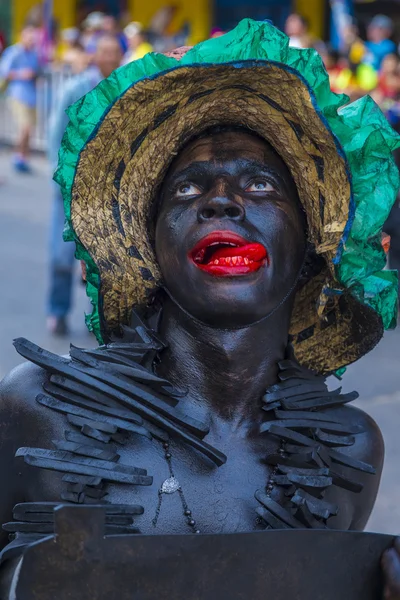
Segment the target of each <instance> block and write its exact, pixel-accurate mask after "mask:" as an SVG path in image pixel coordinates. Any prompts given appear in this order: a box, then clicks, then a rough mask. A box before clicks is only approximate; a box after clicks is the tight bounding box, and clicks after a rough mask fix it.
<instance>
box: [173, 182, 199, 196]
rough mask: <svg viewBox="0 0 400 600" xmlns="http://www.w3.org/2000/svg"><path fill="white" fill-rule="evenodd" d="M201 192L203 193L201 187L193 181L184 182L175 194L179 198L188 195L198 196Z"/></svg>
mask: <svg viewBox="0 0 400 600" xmlns="http://www.w3.org/2000/svg"><path fill="white" fill-rule="evenodd" d="M199 194H201V190H200V188H198V187H197V186H196V185H194V184H193V183H184V184H182V185H180V186H179V187H178V188H177V190H176V192H175V196H177V197H178V198H185V197H186V196H198V195H199Z"/></svg>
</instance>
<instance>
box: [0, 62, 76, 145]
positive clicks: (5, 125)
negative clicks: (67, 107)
mask: <svg viewBox="0 0 400 600" xmlns="http://www.w3.org/2000/svg"><path fill="white" fill-rule="evenodd" d="M70 78H71V75H70V74H69V73H65V72H63V71H56V70H49V71H48V72H47V73H45V74H44V75H43V76H41V77H40V78H39V79H38V82H37V121H36V127H35V131H34V133H33V136H32V140H31V148H32V150H39V151H41V152H43V151H46V150H47V139H48V129H49V117H50V115H51V113H52V111H53V109H54V107H55V104H56V102H57V97H58V94H59V91H60V89H61V88H62V87H63V86H64V85H65V83H66V82H67V81H68V80H69V79H70ZM15 137H16V129H15V126H14V123H13V119H12V116H11V114H10V108H9V106H8V103H7V97H6V95H5V94H1V95H0V143H5V144H13V143H14V142H15Z"/></svg>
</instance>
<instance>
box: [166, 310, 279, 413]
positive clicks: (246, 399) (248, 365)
mask: <svg viewBox="0 0 400 600" xmlns="http://www.w3.org/2000/svg"><path fill="white" fill-rule="evenodd" d="M290 309H291V307H290V306H288V302H286V303H285V304H284V305H283V306H282V307H280V309H279V310H278V311H276V312H275V313H274V315H273V316H271V318H266V319H264V320H263V321H261V322H258V323H256V324H254V325H249V326H248V327H244V328H241V329H231V330H221V329H216V328H214V327H210V326H208V325H205V324H203V323H201V322H199V321H197V320H195V319H193V318H192V317H190V316H189V315H188V314H186V313H184V312H183V311H182V310H181V309H180V308H179V307H178V306H177V305H176V304H175V303H174V302H173V301H172V300H171V299H170V298H168V299H166V300H165V303H164V305H163V313H162V320H161V327H160V333H161V335H162V337H163V339H164V340H165V341H166V343H167V344H168V347H167V349H166V350H165V351H163V354H162V360H161V364H160V366H159V368H158V369H157V371H158V373H159V374H160V375H162V376H164V377H165V378H167V379H168V380H169V381H171V383H173V384H174V385H176V386H177V387H178V388H180V389H182V388H183V389H185V390H187V391H188V394H187V398H188V402H190V403H192V404H195V405H197V406H198V407H200V410H201V412H202V413H203V414H204V413H207V414H209V415H216V414H217V415H219V416H220V417H221V418H223V419H224V420H229V421H236V422H238V423H239V422H243V421H254V419H255V418H257V415H260V414H261V411H260V403H261V397H262V395H263V394H264V392H265V389H266V388H267V387H268V386H269V385H271V384H272V383H274V382H275V381H276V376H277V362H278V361H279V360H281V359H282V358H284V355H285V349H286V346H287V343H288V331H289V323H290V312H291V310H290Z"/></svg>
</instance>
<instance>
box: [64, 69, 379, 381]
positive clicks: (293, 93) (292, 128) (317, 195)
mask: <svg viewBox="0 0 400 600" xmlns="http://www.w3.org/2000/svg"><path fill="white" fill-rule="evenodd" d="M221 124H227V125H240V126H244V127H247V128H248V129H250V130H253V131H255V132H257V134H258V135H261V136H262V137H264V138H265V139H266V140H267V141H268V142H270V143H271V145H272V146H273V147H274V148H275V149H276V151H277V152H278V154H280V156H281V157H282V158H283V160H284V161H285V163H286V164H287V166H288V168H289V169H290V171H291V173H292V176H293V178H294V181H295V183H296V186H297V189H298V193H299V197H300V200H301V202H302V204H303V207H304V209H305V211H306V214H307V219H308V228H309V237H310V240H311V241H312V242H313V243H314V244H315V247H316V251H317V253H318V254H320V255H322V256H323V257H324V258H325V260H326V269H324V271H323V272H322V273H321V274H319V276H318V277H315V278H314V279H313V280H311V281H310V282H308V283H307V284H306V285H305V286H304V287H303V288H302V289H301V291H300V292H299V293H298V294H297V296H296V300H295V306H294V311H293V318H292V323H291V333H292V334H293V335H294V347H295V352H296V356H297V358H298V359H299V361H300V362H301V363H302V364H305V365H307V366H308V367H311V368H313V369H315V370H317V371H319V372H331V371H334V370H336V369H338V368H340V367H342V366H343V365H345V364H349V363H350V362H353V361H354V360H357V358H359V357H360V356H361V355H362V354H365V352H367V351H368V350H370V349H371V348H372V347H373V346H374V345H375V344H376V343H377V342H378V340H379V339H380V337H381V335H382V332H383V328H382V323H381V320H380V318H379V316H378V315H376V314H375V313H374V311H372V310H371V309H369V308H368V307H360V305H359V303H358V302H356V301H355V300H354V299H352V298H351V297H349V295H348V294H341V295H335V294H334V295H331V296H330V298H329V302H328V303H327V304H326V306H323V305H324V304H325V300H324V298H325V295H326V294H325V292H324V290H332V289H334V290H336V291H338V290H340V291H342V290H341V287H340V285H339V284H338V283H337V281H335V271H334V264H333V261H334V259H335V257H336V255H337V251H338V248H340V247H341V245H342V243H343V240H344V238H345V235H346V231H348V224H349V221H351V216H352V215H351V214H349V212H350V213H351V211H352V210H353V203H352V196H351V185H350V181H349V169H348V165H347V163H346V159H345V157H344V152H343V150H342V148H341V146H340V144H339V142H338V140H337V139H336V138H335V136H334V135H333V134H332V132H331V131H330V129H329V127H328V126H327V124H326V122H325V120H324V118H323V116H322V114H321V113H320V111H319V110H318V107H317V106H316V102H315V98H314V96H313V93H312V91H311V90H310V88H309V86H308V85H307V84H306V82H305V81H304V80H303V79H302V78H301V77H300V76H299V74H298V73H297V72H295V71H294V70H293V69H290V68H289V67H287V66H285V65H282V64H279V63H274V62H272V61H244V62H242V63H241V64H240V65H239V64H238V63H237V62H236V63H232V64H229V63H225V64H223V65H205V64H202V65H193V66H182V67H178V68H175V69H173V70H171V71H168V72H164V73H162V74H160V75H158V76H156V77H153V78H147V79H144V80H142V81H139V82H137V83H136V84H135V85H134V86H132V87H130V88H129V89H128V90H126V91H125V93H124V94H123V95H121V97H120V98H118V99H117V100H116V101H115V102H114V103H113V104H112V106H111V107H110V108H109V110H108V111H107V113H106V114H105V115H104V118H103V119H102V122H101V123H100V124H99V126H98V127H97V128H96V131H95V134H94V135H93V136H92V138H91V139H90V140H89V141H88V142H87V144H86V146H85V147H84V148H83V150H82V151H81V154H80V158H79V162H78V166H77V169H76V174H75V179H74V184H73V188H72V203H71V221H72V225H73V228H74V230H75V232H76V235H77V236H78V238H79V240H80V242H81V244H82V245H83V246H84V247H85V248H86V249H88V251H89V252H90V255H91V257H92V259H93V261H94V262H95V264H96V266H97V269H98V272H99V277H100V282H101V285H100V298H101V306H102V327H103V335H104V336H105V337H107V336H108V335H109V334H110V332H112V331H113V330H114V329H116V328H118V327H119V326H120V325H121V324H124V323H128V322H129V319H130V313H131V310H132V307H133V306H138V305H143V304H145V303H146V302H147V299H148V296H149V294H150V293H151V292H153V291H154V289H155V288H157V286H158V285H159V284H160V282H161V275H160V272H159V268H158V265H157V262H156V259H155V254H154V249H153V244H152V236H151V229H152V224H151V223H149V215H150V212H151V205H152V203H153V201H154V198H155V195H156V193H157V190H158V188H159V186H160V183H161V182H162V180H163V177H164V175H165V173H166V170H167V169H168V166H169V165H170V163H171V161H172V159H173V157H174V156H175V155H176V154H177V153H178V152H179V150H180V149H181V148H182V146H183V145H184V144H185V143H186V142H187V141H188V140H189V139H190V138H192V137H193V136H195V135H197V134H199V133H201V132H202V131H204V130H205V129H207V128H209V127H210V126H213V125H221ZM321 307H322V308H321ZM369 313H373V314H371V315H369ZM368 315H369V316H370V317H371V318H370V319H369V321H368V325H367V326H366V321H367V320H368V319H367V318H366V317H367V316H368ZM359 319H360V321H361V322H362V323H364V325H365V326H364V327H361V325H358V324H357V323H358V320H359ZM355 331H358V335H355Z"/></svg>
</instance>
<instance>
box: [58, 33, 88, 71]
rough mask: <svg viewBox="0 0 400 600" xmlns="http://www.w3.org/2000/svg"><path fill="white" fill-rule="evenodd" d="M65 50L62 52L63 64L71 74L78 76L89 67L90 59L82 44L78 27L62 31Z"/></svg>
mask: <svg viewBox="0 0 400 600" xmlns="http://www.w3.org/2000/svg"><path fill="white" fill-rule="evenodd" d="M61 39H62V45H63V49H62V52H61V57H60V58H61V64H62V66H63V67H65V68H66V69H67V71H69V72H70V73H72V74H74V75H76V74H77V73H81V72H82V71H84V70H85V69H86V68H87V66H88V57H87V54H86V53H85V51H84V49H83V46H82V44H81V42H80V32H79V29H77V28H76V27H70V28H68V29H63V30H62V31H61Z"/></svg>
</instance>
